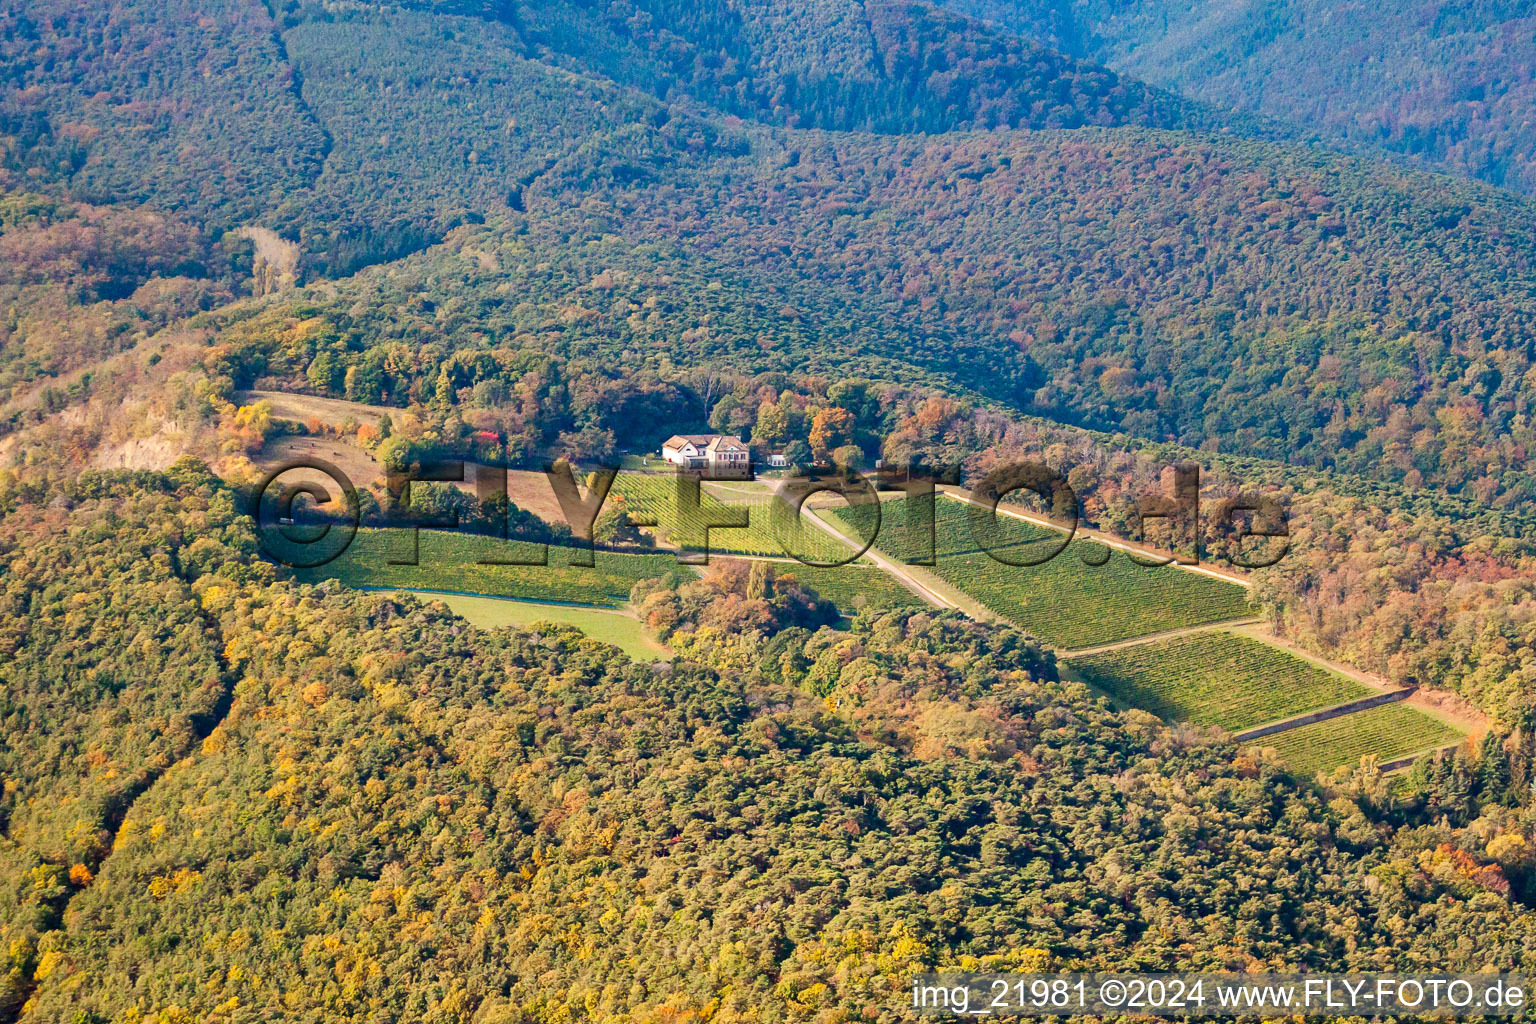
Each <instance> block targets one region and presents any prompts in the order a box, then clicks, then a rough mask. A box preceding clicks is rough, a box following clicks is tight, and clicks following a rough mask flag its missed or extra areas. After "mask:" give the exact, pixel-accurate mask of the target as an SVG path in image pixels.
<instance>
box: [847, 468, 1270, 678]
mask: <svg viewBox="0 0 1536 1024" xmlns="http://www.w3.org/2000/svg"><path fill="white" fill-rule="evenodd" d="M907 503H908V499H905V498H902V499H897V500H894V501H888V502H885V503H884V506H883V507H882V509H881V513H880V519H881V521H880V525H879V533H878V536H877V539H876V546H877V547H878V548H879V549H880V550H881V551H882V552H884V553H886V554H888V555H890V556H892V557H894V558H898V559H904V560H907V559H910V558H912V557H914V556H916V555H918V554H920V553H922V552H924V551H926V550H927V547H928V545H927V543H926V540H925V539H924V538H923V537H922V536H920V535H917V534H914V532H913V530H912V520H911V518H910V514H909V506H908V504H907ZM834 514H835V515H837V516H839V517H840V518H841V519H842V520H843V521H844V522H846V523H848V524H849V525H850V526H852V527H853V528H854V529H856V530H861V531H865V532H864V534H863V535H864V536H867V535H868V532H867V531H869V530H870V529H871V528H872V527H873V525H874V510H873V508H872V507H869V506H859V507H854V508H839V509H837V510H835V512H834ZM934 533H935V537H936V544H935V550H936V551H937V565H936V566H935V567H934V568H933V569H932V570H931V571H933V572H934V573H936V574H937V575H938V576H939V577H941V578H942V579H943V580H944V581H945V582H947V583H949V584H950V585H951V586H954V587H956V588H957V589H959V590H961V591H963V592H964V593H966V594H968V595H970V596H971V597H972V598H974V599H975V600H976V601H978V602H979V603H981V604H982V605H983V606H984V607H986V608H987V609H988V610H990V611H992V612H994V613H995V614H997V615H999V616H1001V617H1003V618H1005V619H1007V620H1009V621H1011V622H1013V623H1015V624H1017V625H1018V626H1019V627H1020V628H1022V629H1023V630H1025V631H1026V632H1028V633H1030V634H1032V635H1034V636H1036V637H1038V638H1040V639H1041V640H1043V641H1045V642H1046V643H1048V644H1051V645H1053V646H1056V647H1065V648H1083V647H1092V646H1096V645H1099V644H1108V643H1116V642H1118V641H1121V640H1129V639H1133V638H1135V637H1140V636H1147V635H1149V634H1152V633H1159V632H1163V631H1165V630H1172V629H1181V628H1184V627H1187V626H1197V625H1202V624H1205V623H1211V622H1223V621H1226V620H1229V619H1237V618H1242V617H1243V616H1245V615H1247V614H1249V613H1250V610H1249V607H1248V604H1247V599H1246V594H1245V592H1244V590H1243V588H1242V587H1240V586H1238V585H1237V584H1234V583H1227V582H1224V581H1222V580H1218V579H1213V578H1211V577H1208V576H1199V575H1196V574H1194V573H1190V572H1185V571H1184V570H1182V569H1178V568H1175V567H1173V566H1156V567H1145V566H1141V565H1138V564H1136V563H1135V562H1133V561H1131V559H1130V557H1129V556H1128V555H1126V554H1125V552H1123V551H1115V550H1113V549H1111V548H1108V547H1106V546H1104V545H1102V544H1099V543H1096V542H1094V541H1088V540H1084V539H1081V538H1079V539H1075V540H1073V541H1072V543H1071V544H1070V545H1069V546H1068V547H1067V548H1066V550H1064V551H1062V552H1061V553H1060V554H1058V555H1056V557H1054V558H1051V559H1050V560H1049V561H1046V562H1044V563H1043V564H1039V565H1011V564H1006V563H1005V562H1004V561H1000V560H999V558H1001V559H1006V560H1009V561H1032V560H1038V559H1040V558H1042V557H1044V556H1045V555H1047V554H1048V553H1049V552H1050V551H1052V550H1054V549H1055V548H1056V547H1058V546H1059V545H1060V544H1061V541H1062V539H1063V538H1062V535H1061V534H1059V533H1057V532H1055V531H1053V530H1047V529H1045V528H1043V527H1036V526H1033V525H1031V524H1029V523H1025V522H1022V521H1020V520H1017V519H1012V518H1008V517H999V520H998V522H997V524H996V527H995V533H994V535H993V536H990V537H984V538H983V539H985V540H986V543H987V548H988V549H989V550H990V551H992V552H993V553H994V554H996V555H997V556H998V557H994V556H993V554H989V553H987V551H984V550H982V547H981V545H979V544H978V543H977V542H976V540H975V539H974V538H973V537H972V531H971V525H970V521H969V518H968V516H967V506H965V505H962V504H961V503H960V502H957V501H953V500H950V499H946V498H939V499H937V500H936V501H935V502H934ZM1094 563H1098V564H1094Z"/></svg>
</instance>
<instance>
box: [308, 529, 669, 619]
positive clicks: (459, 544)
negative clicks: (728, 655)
mask: <svg viewBox="0 0 1536 1024" xmlns="http://www.w3.org/2000/svg"><path fill="white" fill-rule="evenodd" d="M410 551H411V538H410V533H409V531H407V530H359V531H358V533H357V537H356V538H355V539H354V540H353V541H352V545H351V547H349V548H348V549H347V550H346V551H345V552H344V553H343V554H342V555H341V557H339V558H337V559H336V560H335V561H333V562H331V563H329V564H328V565H324V566H320V567H319V568H315V569H305V570H300V571H299V574H298V575H299V578H300V579H304V580H308V581H311V582H319V581H321V580H326V579H337V580H340V581H341V582H343V583H346V584H348V585H350V586H357V587H404V588H416V589H425V590H448V591H456V592H460V593H468V594H486V595H489V596H493V597H514V598H522V599H524V600H530V601H564V602H569V603H572V604H592V605H603V606H606V607H617V606H619V605H622V604H624V603H625V602H627V601H628V600H629V591H630V588H632V587H633V586H634V585H635V583H636V582H638V581H640V580H643V579H650V578H652V577H655V576H660V575H662V574H664V573H666V572H667V571H668V570H669V569H672V568H674V567H676V565H677V561H676V559H675V557H674V556H673V555H671V554H659V555H640V554H620V553H615V552H608V551H598V552H597V553H596V557H595V559H594V561H595V562H596V565H595V566H594V567H593V568H590V569H587V568H581V567H575V566H572V565H571V555H572V554H573V551H572V549H570V548H561V547H556V546H554V545H551V546H550V548H549V556H548V557H549V564H548V565H547V566H539V565H480V564H478V563H479V562H480V561H481V560H482V559H494V558H501V559H506V558H521V559H529V558H534V557H537V555H538V545H535V544H528V543H523V542H516V541H513V542H508V541H501V540H497V539H495V538H492V537H478V536H474V535H472V534H461V533H449V532H445V531H438V530H422V531H421V534H420V554H419V562H420V564H419V565H414V566H412V565H390V564H389V561H390V559H392V558H393V559H400V558H406V557H408V556H409V555H410Z"/></svg>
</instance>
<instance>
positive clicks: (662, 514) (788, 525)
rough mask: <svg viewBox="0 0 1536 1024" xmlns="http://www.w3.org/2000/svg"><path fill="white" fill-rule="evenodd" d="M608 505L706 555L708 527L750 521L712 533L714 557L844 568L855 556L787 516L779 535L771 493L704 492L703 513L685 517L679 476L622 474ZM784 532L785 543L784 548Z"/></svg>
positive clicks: (680, 546) (711, 530) (670, 541)
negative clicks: (726, 497) (730, 497)
mask: <svg viewBox="0 0 1536 1024" xmlns="http://www.w3.org/2000/svg"><path fill="white" fill-rule="evenodd" d="M608 501H609V503H611V505H612V507H623V508H626V509H627V510H628V511H629V513H630V515H631V516H632V517H633V518H635V519H640V520H651V521H653V522H655V523H656V524H657V527H656V530H655V531H653V532H656V533H658V534H659V536H660V538H661V539H662V540H663V541H664V542H665V543H667V544H670V545H671V546H673V547H675V548H678V549H686V550H689V551H702V550H703V549H704V547H705V538H706V531H705V528H704V525H703V524H704V523H706V522H709V521H711V520H715V521H719V520H721V519H723V518H725V517H727V516H741V515H745V516H747V525H746V526H745V527H719V526H715V527H711V528H709V530H708V548H709V550H710V551H711V552H718V553H721V554H739V555H758V556H763V557H768V558H784V557H788V556H789V555H791V554H794V555H798V556H800V557H801V558H806V559H810V560H811V561H815V562H840V561H842V560H844V559H846V558H848V557H849V555H850V554H852V551H851V550H850V549H849V548H848V547H846V546H845V545H843V544H841V543H839V542H838V541H837V540H836V539H834V538H832V537H829V536H828V535H827V534H825V533H824V532H822V531H821V530H820V529H818V528H817V527H815V526H812V525H809V524H806V523H805V522H803V520H801V519H798V518H795V517H793V516H786V515H781V516H780V518H781V519H783V520H784V521H785V522H784V524H783V529H782V530H781V531H776V530H775V523H774V513H773V509H772V499H770V498H769V497H767V495H766V493H765V494H764V496H763V497H762V498H747V499H745V500H742V501H739V502H738V501H731V502H724V501H721V500H720V499H719V498H717V497H715V496H714V495H712V494H710V493H709V492H708V491H707V490H705V489H702V488H701V490H700V493H699V510H698V512H697V513H695V514H693V515H690V516H682V515H680V514H679V502H678V482H677V478H676V477H675V476H672V475H670V474H664V473H628V472H621V473H620V474H619V475H618V477H617V478H615V480H614V482H613V489H612V491H611V493H610V494H609V497H608ZM781 532H782V541H783V543H781V542H780V539H781V538H780V533H781Z"/></svg>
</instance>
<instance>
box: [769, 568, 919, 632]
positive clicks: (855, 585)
mask: <svg viewBox="0 0 1536 1024" xmlns="http://www.w3.org/2000/svg"><path fill="white" fill-rule="evenodd" d="M774 568H775V569H776V570H778V575H779V576H793V577H794V578H795V581H796V582H798V583H800V584H801V585H802V586H806V587H809V588H810V589H811V590H814V591H816V593H818V594H820V595H821V596H822V597H824V598H826V599H827V600H829V601H831V602H832V603H833V604H835V605H837V607H838V610H839V611H841V612H842V613H843V614H844V615H846V616H848V617H849V618H852V617H853V616H855V615H857V614H859V612H861V611H863V610H864V609H865V608H920V607H923V605H924V602H923V599H922V598H920V597H918V596H917V595H916V594H914V593H912V591H910V590H908V589H907V588H906V587H904V586H902V585H901V584H900V583H899V582H897V581H896V580H895V579H893V578H892V577H891V576H889V575H887V574H886V573H884V572H882V571H881V570H879V569H877V568H875V567H874V566H872V565H869V564H867V563H857V562H856V563H853V564H851V565H839V566H833V567H830V568H821V567H817V566H810V565H793V564H784V563H779V564H777V565H775V566H774Z"/></svg>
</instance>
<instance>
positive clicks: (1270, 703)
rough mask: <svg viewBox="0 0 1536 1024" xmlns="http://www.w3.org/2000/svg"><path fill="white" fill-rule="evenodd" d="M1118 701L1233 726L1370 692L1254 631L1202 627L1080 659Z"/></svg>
mask: <svg viewBox="0 0 1536 1024" xmlns="http://www.w3.org/2000/svg"><path fill="white" fill-rule="evenodd" d="M1071 666H1072V669H1073V671H1075V672H1076V673H1077V674H1078V675H1080V676H1081V677H1082V678H1083V680H1084V681H1085V682H1088V683H1090V684H1092V685H1093V686H1096V687H1098V688H1099V689H1100V690H1103V691H1104V692H1105V693H1107V694H1109V695H1110V696H1111V697H1112V698H1114V699H1115V700H1116V701H1117V702H1120V703H1123V704H1128V705H1130V706H1132V707H1138V708H1142V709H1143V710H1146V711H1150V712H1152V713H1153V714H1154V715H1157V716H1158V717H1159V718H1162V719H1165V720H1167V721H1179V722H1192V723H1194V724H1196V725H1219V726H1221V727H1222V728H1224V729H1231V730H1233V731H1237V730H1241V729H1247V728H1250V727H1251V726H1255V725H1260V724H1263V723H1265V722H1273V721H1276V720H1278V719H1282V718H1289V717H1290V716H1292V715H1299V714H1303V713H1305V712H1308V711H1315V710H1317V709H1319V708H1326V707H1330V706H1332V705H1335V704H1342V703H1344V702H1345V701H1348V700H1353V699H1355V698H1358V697H1365V696H1368V695H1369V694H1370V692H1371V691H1370V689H1369V688H1368V687H1366V686H1365V685H1363V684H1361V683H1357V682H1355V681H1354V680H1351V679H1347V678H1345V677H1344V676H1341V675H1339V674H1338V673H1336V672H1330V671H1328V670H1327V669H1325V668H1321V667H1319V666H1317V665H1314V664H1312V663H1311V662H1309V661H1306V660H1304V659H1302V658H1298V657H1296V656H1295V655H1293V654H1289V653H1287V652H1286V651H1283V650H1281V649H1279V648H1277V647H1272V646H1271V645H1269V644H1266V643H1263V642H1261V641H1259V640H1255V639H1253V638H1251V637H1246V636H1237V635H1235V634H1232V633H1226V632H1212V633H1199V634H1195V635H1193V636H1182V637H1176V638H1174V639H1172V640H1164V641H1158V642H1153V643H1147V644H1138V645H1136V646H1134V647H1125V648H1120V649H1118V650H1113V651H1105V652H1103V653H1101V654H1094V655H1089V656H1086V657H1082V658H1074V659H1072V661H1071Z"/></svg>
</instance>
